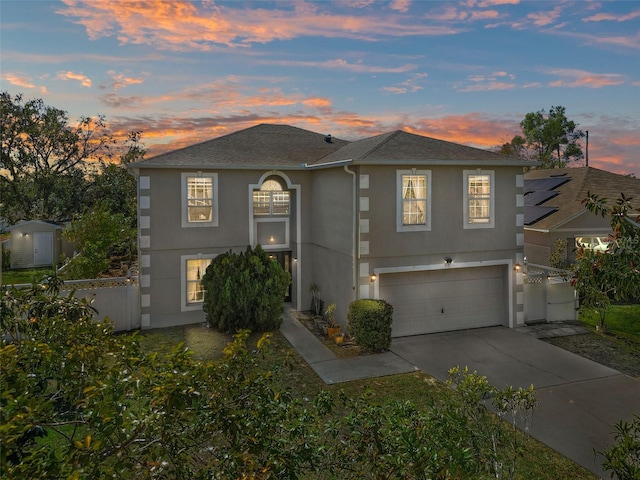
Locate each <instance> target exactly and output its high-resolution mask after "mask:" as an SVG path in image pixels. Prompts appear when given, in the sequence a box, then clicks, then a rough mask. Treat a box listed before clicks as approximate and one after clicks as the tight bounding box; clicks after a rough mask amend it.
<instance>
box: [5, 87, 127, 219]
mask: <svg viewBox="0 0 640 480" xmlns="http://www.w3.org/2000/svg"><path fill="white" fill-rule="evenodd" d="M0 121H1V122H2V125H1V130H0V131H1V136H2V152H1V155H0V193H1V194H2V195H1V196H2V203H0V216H3V217H5V218H7V219H8V220H9V221H10V222H12V223H15V222H16V221H18V220H24V219H42V220H49V221H63V220H68V219H70V218H71V216H72V215H73V214H74V213H77V212H78V211H79V208H82V206H83V205H84V204H85V194H86V191H87V189H88V186H89V183H88V180H87V174H88V173H89V172H90V171H91V169H92V163H91V162H89V160H98V159H100V158H103V157H105V156H108V155H109V153H110V149H111V148H112V146H113V145H114V144H115V141H114V138H113V136H112V135H111V133H110V132H109V131H108V130H107V128H106V123H105V121H104V118H103V117H101V116H98V117H95V118H90V117H82V118H80V120H79V121H78V122H77V123H76V124H75V125H72V124H71V122H70V121H69V117H68V115H67V112H65V111H64V110H60V109H58V108H55V107H51V106H48V105H45V104H44V102H43V101H42V100H41V99H35V100H29V101H26V102H25V101H23V99H22V96H21V95H16V96H15V97H12V96H11V95H10V94H9V93H7V92H2V93H0Z"/></svg>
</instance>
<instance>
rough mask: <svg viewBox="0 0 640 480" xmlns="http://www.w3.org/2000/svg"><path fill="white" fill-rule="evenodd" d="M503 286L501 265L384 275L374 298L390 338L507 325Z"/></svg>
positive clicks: (504, 283) (505, 299)
mask: <svg viewBox="0 0 640 480" xmlns="http://www.w3.org/2000/svg"><path fill="white" fill-rule="evenodd" d="M506 283H507V282H506V266H492V267H478V268H452V269H450V270H435V271H420V272H403V273H385V274H382V275H380V298H381V299H384V300H386V301H387V302H389V303H390V304H391V305H393V324H392V335H393V336H394V337H402V336H406V335H420V334H423V333H434V332H445V331H449V330H460V329H465V328H477V327H488V326H493V325H507V324H508V322H507V305H508V303H507V301H508V299H507V287H506Z"/></svg>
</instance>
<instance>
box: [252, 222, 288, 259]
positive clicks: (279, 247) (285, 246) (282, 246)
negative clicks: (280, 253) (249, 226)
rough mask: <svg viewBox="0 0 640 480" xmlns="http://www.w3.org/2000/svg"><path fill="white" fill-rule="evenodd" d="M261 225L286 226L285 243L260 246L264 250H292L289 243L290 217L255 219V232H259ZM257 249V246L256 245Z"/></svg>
mask: <svg viewBox="0 0 640 480" xmlns="http://www.w3.org/2000/svg"><path fill="white" fill-rule="evenodd" d="M259 223H282V224H284V243H262V244H260V246H261V247H262V249H263V250H265V251H266V250H282V249H289V248H291V247H290V246H289V245H290V241H289V217H269V218H259V217H258V218H255V219H254V231H255V232H257V231H258V224H259ZM254 247H255V244H254Z"/></svg>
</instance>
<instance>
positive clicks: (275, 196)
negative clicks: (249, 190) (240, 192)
mask: <svg viewBox="0 0 640 480" xmlns="http://www.w3.org/2000/svg"><path fill="white" fill-rule="evenodd" d="M289 204H290V200H289V192H288V191H285V190H283V189H282V185H281V184H280V182H278V181H277V180H271V179H270V180H267V181H265V182H264V183H263V184H262V187H261V188H260V190H256V191H254V192H253V214H254V215H289Z"/></svg>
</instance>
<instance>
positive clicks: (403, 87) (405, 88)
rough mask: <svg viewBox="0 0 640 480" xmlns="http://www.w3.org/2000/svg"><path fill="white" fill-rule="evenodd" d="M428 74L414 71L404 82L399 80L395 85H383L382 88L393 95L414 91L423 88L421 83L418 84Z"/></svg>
mask: <svg viewBox="0 0 640 480" xmlns="http://www.w3.org/2000/svg"><path fill="white" fill-rule="evenodd" d="M428 76H429V74H428V73H414V74H413V75H411V76H410V77H409V78H407V79H406V80H405V81H404V82H400V83H399V84H398V85H396V86H389V87H383V88H382V90H383V91H385V92H387V93H392V94H394V95H400V94H405V93H408V92H411V93H415V92H418V91H420V90H422V89H423V88H424V87H423V86H422V85H420V82H421V81H422V80H423V79H425V78H427V77H428Z"/></svg>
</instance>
